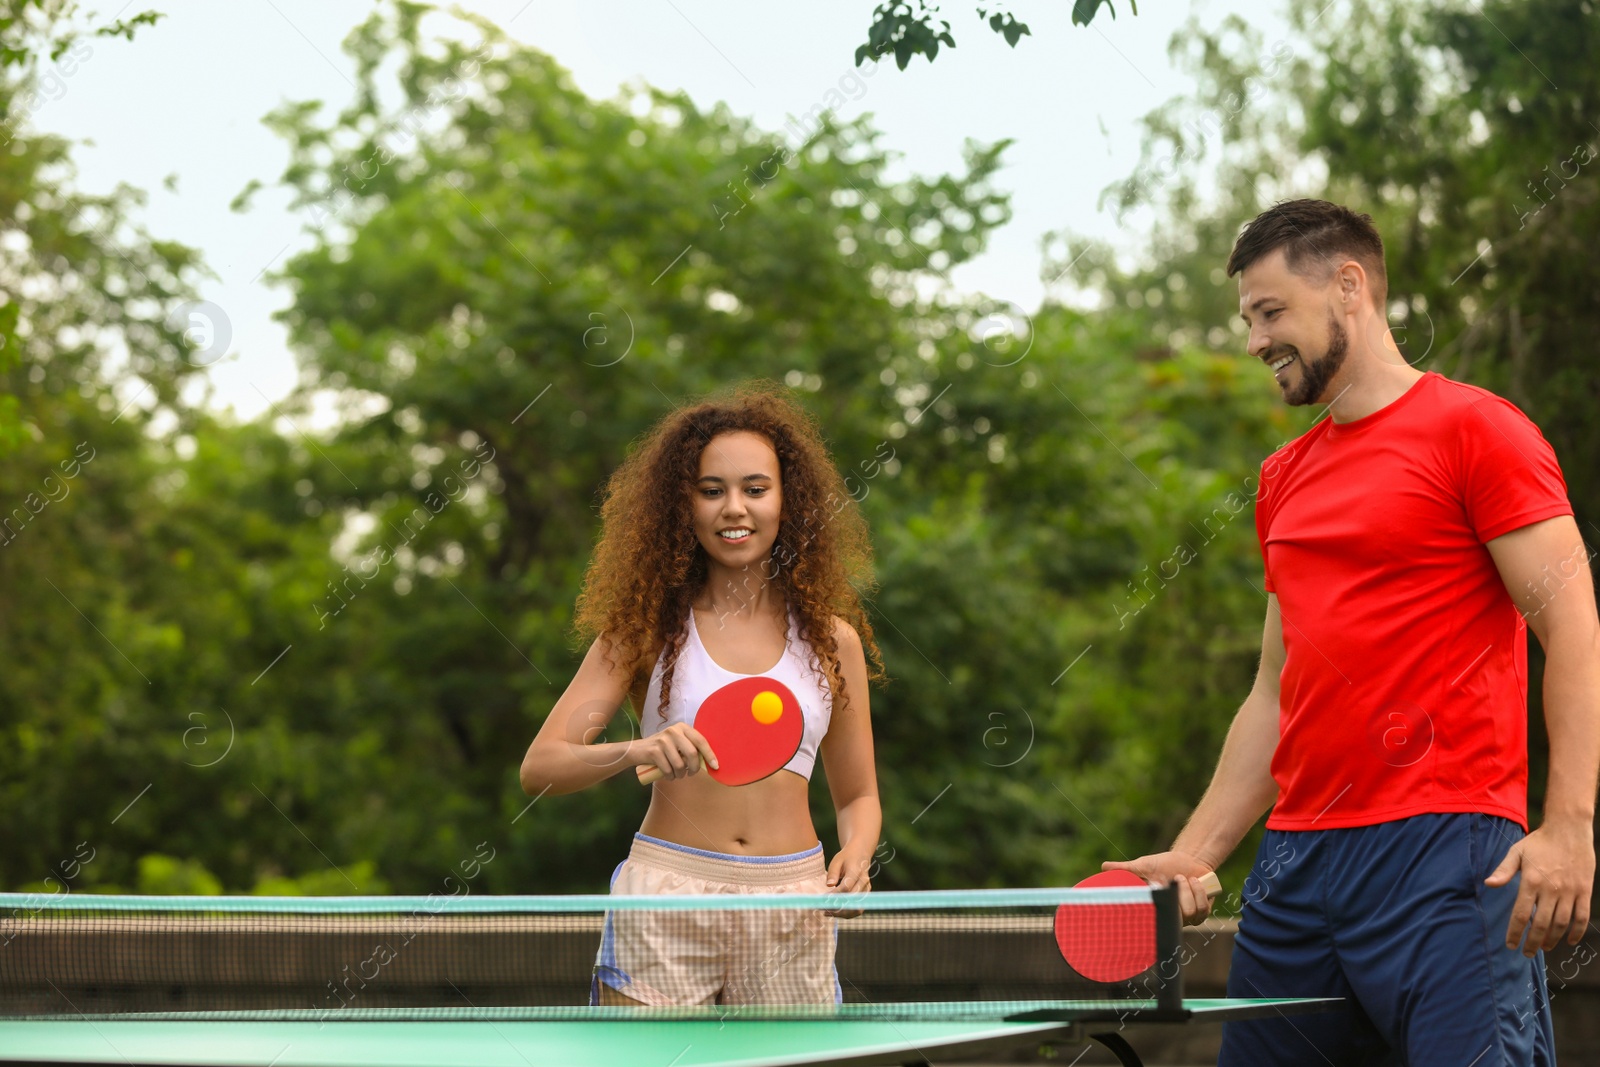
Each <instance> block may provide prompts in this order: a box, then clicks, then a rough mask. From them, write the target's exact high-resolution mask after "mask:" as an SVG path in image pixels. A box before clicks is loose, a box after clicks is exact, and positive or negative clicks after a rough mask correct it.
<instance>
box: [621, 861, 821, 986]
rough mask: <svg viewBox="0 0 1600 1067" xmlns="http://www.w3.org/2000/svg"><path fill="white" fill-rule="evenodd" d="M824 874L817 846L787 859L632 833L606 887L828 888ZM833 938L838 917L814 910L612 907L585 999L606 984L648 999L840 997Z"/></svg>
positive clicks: (653, 890)
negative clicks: (715, 849) (707, 848)
mask: <svg viewBox="0 0 1600 1067" xmlns="http://www.w3.org/2000/svg"><path fill="white" fill-rule="evenodd" d="M827 873H828V872H827V867H826V866H825V865H824V864H823V862H822V846H821V845H820V844H818V845H817V847H816V848H814V849H812V850H810V851H809V852H797V853H794V854H793V855H788V856H737V855H730V854H728V853H724V852H706V851H703V850H701V849H691V848H688V847H686V846H683V845H677V844H673V843H671V842H667V841H661V840H658V839H657V838H653V837H646V836H645V835H644V834H635V835H634V839H633V848H632V850H631V851H629V853H628V858H627V859H626V860H624V861H623V862H622V864H621V865H619V866H618V867H617V869H616V873H614V874H613V875H612V876H611V892H612V893H613V894H619V895H620V894H627V895H640V896H647V895H648V896H655V895H675V894H705V895H709V894H725V893H728V894H749V893H826V892H827V891H828V887H827ZM837 936H838V933H837V924H836V920H835V919H834V918H833V917H832V916H830V915H826V914H824V913H823V912H821V911H818V910H817V909H815V908H793V909H788V908H752V909H749V910H733V909H726V910H724V909H717V910H683V911H654V910H642V911H641V910H632V909H621V910H615V911H609V912H607V913H606V921H605V932H604V934H603V935H602V936H601V940H600V953H599V956H598V957H597V958H596V960H595V968H594V981H593V982H592V983H591V986H590V1003H592V1004H598V1003H602V994H601V987H602V986H605V987H607V988H609V989H611V990H614V991H615V992H617V993H620V994H621V995H622V996H624V997H627V998H629V999H630V1000H634V1001H637V1002H639V1003H641V1004H647V1005H652V1006H667V1005H675V1006H681V1005H713V1004H822V1005H826V1004H837V1003H839V1002H840V1000H841V999H842V997H841V994H840V988H839V978H838V975H837V974H836V973H835V972H834V967H833V952H834V944H835V941H836V939H837ZM605 1000H606V1001H607V1002H614V1001H615V1000H616V998H615V997H607V998H605ZM624 1003H626V1002H624Z"/></svg>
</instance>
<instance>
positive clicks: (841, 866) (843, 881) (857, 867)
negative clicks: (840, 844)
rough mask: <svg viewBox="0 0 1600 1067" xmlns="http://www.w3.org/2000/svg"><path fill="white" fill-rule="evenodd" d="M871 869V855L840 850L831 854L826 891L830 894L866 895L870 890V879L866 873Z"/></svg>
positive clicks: (847, 849)
mask: <svg viewBox="0 0 1600 1067" xmlns="http://www.w3.org/2000/svg"><path fill="white" fill-rule="evenodd" d="M871 867H872V853H870V852H862V851H860V850H859V849H850V848H842V849H840V850H839V851H838V852H835V853H834V854H833V862H832V863H830V864H828V891H829V892H830V893H866V892H869V891H870V890H871V889H872V879H871V878H870V877H868V875H867V871H868V870H869V869H870V868H871Z"/></svg>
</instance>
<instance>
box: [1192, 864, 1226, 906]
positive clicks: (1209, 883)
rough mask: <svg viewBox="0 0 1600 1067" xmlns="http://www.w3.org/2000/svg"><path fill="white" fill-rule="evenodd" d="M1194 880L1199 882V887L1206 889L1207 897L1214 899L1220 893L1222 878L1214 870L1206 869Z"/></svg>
mask: <svg viewBox="0 0 1600 1067" xmlns="http://www.w3.org/2000/svg"><path fill="white" fill-rule="evenodd" d="M1196 880H1197V881H1198V882H1199V883H1200V888H1201V889H1204V890H1205V891H1206V897H1207V898H1208V899H1210V900H1215V899H1216V898H1217V897H1220V896H1221V895H1222V879H1220V878H1218V877H1217V872H1216V871H1207V872H1206V873H1205V874H1202V875H1201V876H1200V877H1199V878H1198V879H1196Z"/></svg>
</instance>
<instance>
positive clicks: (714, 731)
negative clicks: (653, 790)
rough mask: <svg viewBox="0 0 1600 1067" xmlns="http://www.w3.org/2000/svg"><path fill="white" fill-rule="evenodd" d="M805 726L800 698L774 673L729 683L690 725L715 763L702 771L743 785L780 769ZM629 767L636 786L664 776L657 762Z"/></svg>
mask: <svg viewBox="0 0 1600 1067" xmlns="http://www.w3.org/2000/svg"><path fill="white" fill-rule="evenodd" d="M805 725H806V724H805V716H804V714H803V713H802V712H801V711H800V702H799V701H798V700H796V699H795V696H794V694H793V693H792V692H790V691H789V687H788V686H786V685H784V684H783V683H782V682H780V681H778V680H777V679H775V678H762V677H754V678H740V679H739V680H738V681H736V682H729V683H728V684H727V685H725V686H723V687H722V688H721V689H718V690H717V691H716V692H715V693H712V694H711V695H710V696H708V697H706V698H705V700H703V701H702V702H701V704H700V710H698V711H696V712H695V714H694V728H695V729H696V730H698V731H700V733H701V734H702V735H703V736H704V737H705V739H706V742H707V743H708V744H710V746H711V751H712V752H715V753H716V754H717V766H716V768H715V769H714V770H707V771H706V773H707V774H709V775H711V777H712V778H714V779H716V780H717V781H718V782H721V783H722V784H723V785H749V784H750V783H751V782H759V781H760V780H761V779H763V778H766V777H768V776H769V775H773V774H776V773H777V772H778V771H780V770H782V769H783V766H784V764H786V763H788V762H789V761H790V760H792V759H794V754H795V753H796V752H798V751H800V741H801V739H802V737H803V736H804V734H805ZM697 758H698V757H697ZM634 770H635V772H636V773H637V774H638V776H639V784H640V785H649V784H650V783H651V782H654V781H657V780H658V779H661V778H664V777H666V776H665V775H664V774H662V773H661V769H660V768H659V767H647V766H644V765H640V766H638V767H635V768H634Z"/></svg>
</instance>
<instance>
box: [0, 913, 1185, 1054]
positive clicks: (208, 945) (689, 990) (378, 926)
mask: <svg viewBox="0 0 1600 1067" xmlns="http://www.w3.org/2000/svg"><path fill="white" fill-rule="evenodd" d="M1058 908H1062V909H1081V910H1073V911H1071V917H1072V919H1073V929H1074V931H1075V934H1074V937H1075V943H1074V945H1073V947H1072V950H1071V952H1072V958H1073V961H1074V963H1075V964H1076V965H1077V967H1076V969H1075V968H1074V966H1071V965H1069V964H1068V962H1067V960H1066V958H1065V957H1064V954H1063V951H1062V948H1061V946H1060V945H1059V944H1058V939H1057V911H1058ZM1178 922H1179V920H1178V916H1177V911H1176V904H1175V898H1174V896H1173V890H1171V889H1166V890H1148V889H1142V888H1132V889H1093V890H1072V889H1030V890H974V891H937V892H918V893H891V892H883V893H870V894H863V895H859V896H840V895H830V896H798V895H788V896H775V895H764V896H757V895H751V896H714V897H687V896H681V897H665V896H657V897H620V896H616V897H611V896H587V897H582V896H565V897H485V896H479V895H462V896H457V897H448V896H430V897H321V898H306V897H295V898H291V897H135V896H119V897H112V896H90V895H83V894H72V895H70V896H56V897H41V896H40V895H37V894H33V895H29V894H0V1016H4V1017H12V1018H19V1017H54V1018H78V1019H81V1018H86V1017H87V1018H90V1019H94V1018H99V1017H117V1018H123V1017H128V1016H130V1015H141V1016H146V1017H155V1016H160V1017H165V1016H169V1015H173V1014H187V1013H196V1012H203V1013H231V1014H233V1015H235V1016H237V1017H239V1018H259V1019H315V1020H318V1021H329V1022H333V1021H339V1020H357V1019H360V1020H372V1019H427V1018H440V1017H446V1018H489V1019H499V1018H503V1019H595V1018H623V1019H635V1018H638V1019H645V1018H660V1017H685V1016H688V1017H697V1016H712V1017H717V1018H727V1017H733V1016H737V1017H746V1018H748V1017H755V1018H814V1017H818V1016H861V1017H870V1018H880V1019H894V1018H908V1019H912V1018H957V1017H972V1016H981V1017H988V1018H1016V1017H1030V1016H1031V1017H1046V1016H1048V1014H1049V1013H1050V1012H1051V1011H1057V1010H1064V1009H1065V1008H1066V1007H1067V1006H1070V1005H1076V1004H1080V1003H1083V1002H1092V1003H1095V1004H1101V1003H1106V1002H1117V1003H1140V1004H1144V1005H1145V1006H1146V1007H1157V1006H1160V1005H1169V1004H1177V1003H1179V1002H1180V1000H1181V996H1182V992H1181V985H1180V983H1181V974H1180V973H1179V967H1178V962H1179V960H1178V945H1179V936H1180V932H1179V929H1178ZM1130 946H1132V947H1133V950H1135V951H1137V952H1144V953H1145V954H1146V955H1145V958H1144V959H1142V960H1141V961H1140V962H1147V964H1148V965H1147V966H1145V967H1144V969H1143V970H1140V971H1138V972H1137V973H1134V974H1131V975H1129V976H1128V977H1126V978H1125V979H1123V980H1120V981H1108V980H1094V979H1092V978H1090V977H1087V976H1086V974H1089V975H1100V977H1101V978H1102V979H1103V978H1104V975H1103V974H1101V973H1100V972H1101V970H1102V965H1104V964H1107V963H1109V962H1110V961H1113V960H1116V959H1118V958H1119V957H1126V956H1128V954H1129V952H1130ZM1121 962H1122V963H1123V964H1125V965H1126V964H1127V963H1128V960H1127V959H1125V958H1124V959H1122V961H1121ZM1134 966H1137V964H1135V965H1134ZM1041 1013H1042V1015H1041Z"/></svg>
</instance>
